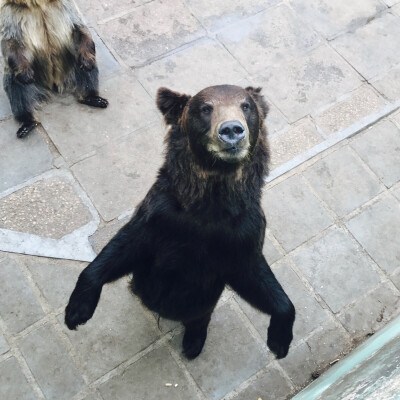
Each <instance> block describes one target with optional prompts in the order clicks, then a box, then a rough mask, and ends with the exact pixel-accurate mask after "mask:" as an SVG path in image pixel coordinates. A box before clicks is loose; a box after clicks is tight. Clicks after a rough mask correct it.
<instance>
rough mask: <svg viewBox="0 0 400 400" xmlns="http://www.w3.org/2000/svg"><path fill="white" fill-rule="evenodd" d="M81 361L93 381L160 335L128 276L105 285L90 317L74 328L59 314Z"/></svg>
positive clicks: (61, 322) (60, 320)
mask: <svg viewBox="0 0 400 400" xmlns="http://www.w3.org/2000/svg"><path fill="white" fill-rule="evenodd" d="M58 319H59V322H60V324H61V325H62V326H63V329H64V332H65V333H66V334H67V336H68V337H69V339H70V341H71V342H72V345H73V346H74V349H75V352H76V353H77V354H78V355H79V358H80V360H81V363H82V365H83V366H84V368H85V370H86V371H87V372H88V374H89V377H90V380H91V381H94V380H96V379H97V378H99V377H101V376H103V375H104V374H106V373H107V372H109V371H111V370H112V369H114V368H115V367H117V366H118V365H120V364H121V363H122V362H124V361H127V360H128V359H130V358H131V357H133V356H134V355H136V354H137V353H138V352H140V351H142V350H144V349H145V348H146V347H148V346H149V345H150V344H151V343H153V342H154V341H155V340H156V339H157V338H158V336H159V331H158V329H157V325H156V323H155V321H154V320H153V318H151V316H150V315H149V313H148V312H147V311H144V309H143V307H142V306H141V304H140V303H139V301H138V300H137V299H136V298H135V297H133V295H132V294H131V293H130V291H129V289H128V283H127V280H125V279H122V280H120V281H118V282H117V283H114V284H109V285H106V286H104V288H103V291H102V295H101V298H100V302H99V305H98V306H97V309H96V312H95V314H94V316H93V317H92V318H91V320H90V321H89V322H88V323H87V324H86V325H83V326H80V327H79V328H78V330H77V331H70V330H68V328H67V327H66V326H65V325H64V323H63V321H64V315H63V314H61V315H59V317H58Z"/></svg>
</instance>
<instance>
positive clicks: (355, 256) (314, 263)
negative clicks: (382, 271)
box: [293, 229, 380, 313]
mask: <svg viewBox="0 0 400 400" xmlns="http://www.w3.org/2000/svg"><path fill="white" fill-rule="evenodd" d="M293 261H294V262H295V264H296V266H297V268H299V270H300V271H301V272H302V273H303V274H304V276H305V277H306V278H307V280H308V281H309V282H310V284H311V286H312V287H313V288H314V290H315V291H316V292H317V293H318V294H319V295H320V296H321V297H322V299H324V301H325V302H326V303H327V304H328V306H329V307H330V309H331V310H332V311H333V312H334V313H337V312H339V311H340V310H341V309H342V308H343V307H345V306H346V305H348V304H350V303H351V302H352V301H354V300H356V299H357V298H358V297H359V296H361V295H362V294H363V293H365V292H366V291H367V290H369V289H372V288H374V287H375V286H377V285H378V284H379V282H380V278H379V275H378V274H377V273H376V272H375V271H374V269H373V268H372V265H371V261H370V260H369V259H368V258H367V256H366V255H365V254H363V253H362V251H360V249H359V248H358V247H357V246H356V245H355V244H354V243H353V241H352V240H351V238H350V237H349V236H348V235H347V234H346V233H345V232H343V231H342V230H341V229H335V230H333V231H331V232H329V233H328V234H327V235H326V236H324V237H322V238H321V239H319V240H318V241H317V242H315V243H313V244H310V245H308V246H306V247H304V248H303V249H302V250H299V251H298V252H297V254H295V255H294V256H293ZM346 271H351V274H347V273H346Z"/></svg>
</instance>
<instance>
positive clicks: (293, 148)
mask: <svg viewBox="0 0 400 400" xmlns="http://www.w3.org/2000/svg"><path fill="white" fill-rule="evenodd" d="M322 141H323V138H322V136H321V135H320V134H319V133H318V132H317V129H316V127H315V124H314V122H313V121H312V120H311V119H310V118H308V117H305V118H303V119H301V120H300V121H298V122H296V123H295V124H292V125H291V127H290V128H289V129H287V130H285V131H281V132H280V133H278V134H277V135H274V136H273V137H272V138H271V139H270V149H271V164H270V169H271V170H273V169H275V168H277V167H279V166H280V165H282V164H284V163H286V162H287V161H290V160H291V159H293V158H294V157H296V156H298V155H299V154H301V153H303V152H304V151H306V150H308V149H311V148H312V147H314V146H315V145H317V144H318V143H321V142H322Z"/></svg>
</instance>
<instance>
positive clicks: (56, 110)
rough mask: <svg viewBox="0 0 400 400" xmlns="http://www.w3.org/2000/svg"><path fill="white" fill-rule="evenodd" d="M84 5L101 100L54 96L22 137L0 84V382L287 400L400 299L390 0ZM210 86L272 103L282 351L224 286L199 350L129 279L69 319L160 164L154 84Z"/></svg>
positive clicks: (399, 146)
mask: <svg viewBox="0 0 400 400" xmlns="http://www.w3.org/2000/svg"><path fill="white" fill-rule="evenodd" d="M77 2H78V6H79V8H80V10H81V11H82V13H83V15H84V16H85V18H86V19H87V21H88V24H89V26H90V27H91V30H92V33H93V36H94V38H95V40H96V43H97V51H98V60H99V65H100V69H101V77H102V80H101V87H102V93H103V94H104V95H105V97H107V98H108V99H109V100H110V106H109V108H108V109H107V110H94V109H89V108H87V107H85V106H82V105H79V104H77V103H76V102H75V101H74V99H73V98H72V97H70V96H67V95H65V96H60V97H57V98H55V99H54V101H52V102H51V103H50V104H48V105H46V106H45V107H44V108H43V110H42V112H41V114H40V118H41V121H42V126H41V127H40V128H38V129H37V130H36V131H35V132H34V133H33V134H31V135H29V136H28V137H27V138H26V139H24V140H17V139H16V136H15V132H16V129H17V125H16V123H15V122H14V121H13V119H12V117H11V114H10V109H9V106H8V102H7V99H6V97H5V94H4V92H2V91H1V92H0V133H1V134H0V275H1V277H0V398H1V399H3V398H4V399H7V400H8V399H57V400H60V399H72V400H83V399H86V400H95V399H96V400H100V399H102V400H108V399H134V400H136V399H146V400H147V399H151V400H152V399H158V398H163V399H174V400H175V399H184V400H186V399H199V400H206V399H212V400H217V399H224V400H231V399H237V400H253V399H254V400H257V399H258V398H262V399H263V400H266V399H286V398H290V397H291V396H292V395H293V394H294V393H296V392H297V391H298V390H299V389H300V388H301V387H303V386H305V385H306V384H307V383H308V382H310V381H311V380H312V379H313V378H315V377H317V376H318V374H319V373H320V372H321V371H322V370H324V369H325V368H328V367H329V365H330V364H332V363H334V362H335V361H336V360H337V359H339V358H341V357H342V356H343V354H345V353H347V352H349V351H350V350H351V349H352V348H353V347H354V346H355V345H357V344H358V343H359V342H361V341H362V340H364V339H365V338H366V337H368V336H369V335H371V334H373V333H374V332H375V331H376V330H378V329H379V328H380V327H382V326H384V325H385V324H386V323H387V322H388V321H389V320H391V319H392V318H393V317H394V316H396V315H398V314H399V312H400V292H399V290H400V246H399V245H398V240H399V239H398V238H399V237H400V112H398V111H397V109H398V108H399V106H400V41H399V40H398V37H399V34H400V1H396V0H385V1H381V0H357V1H352V2H349V1H336V2H334V3H332V2H329V1H328V0H311V1H310V0H292V1H291V0H288V1H279V0H262V1H261V0H254V1H251V2H245V1H242V0H237V1H233V0H223V1H220V2H215V1H210V0H196V1H195V0H186V1H183V0H181V1H178V0H169V1H161V0H153V1H144V0H137V1H134V0H129V1H128V0H123V1H112V0H109V2H107V3H104V2H98V1H95V0H79V1H77ZM1 62H3V61H2V60H0V63H1ZM218 83H233V84H239V85H248V84H253V85H260V86H263V88H264V93H265V95H266V97H267V99H268V102H269V104H270V105H271V112H270V115H269V117H268V119H267V126H268V128H269V133H270V142H271V149H272V166H271V174H270V177H269V179H268V184H267V187H266V189H265V193H264V196H263V206H264V210H265V213H266V215H267V220H268V227H269V228H268V230H267V237H266V241H265V249H264V250H265V255H266V257H267V260H268V261H269V262H270V264H271V265H272V268H273V270H274V272H275V274H276V275H277V277H278V279H279V280H280V281H281V283H282V285H283V286H284V288H285V290H286V291H287V292H288V294H289V295H290V296H291V298H292V299H293V302H294V303H295V305H296V308H297V313H298V314H297V319H296V323H295V338H294V341H293V345H292V347H291V350H290V352H289V355H288V356H287V358H285V359H283V360H280V361H277V360H275V359H274V358H273V357H272V355H271V353H270V352H269V351H268V349H267V346H266V344H265V342H266V337H267V327H268V323H269V319H268V317H267V316H265V315H262V314H260V313H258V312H257V311H255V310H254V309H252V308H251V307H250V306H249V305H248V304H246V303H245V302H243V301H242V300H241V299H240V298H238V297H237V296H236V295H235V294H234V293H233V292H231V291H230V290H228V289H227V290H226V291H225V292H224V295H223V297H222V298H221V301H220V303H219V305H218V308H217V310H216V312H215V313H214V315H213V319H212V322H211V325H210V330H209V337H208V339H207V342H206V346H205V349H204V351H203V353H202V354H201V355H200V356H199V357H198V358H197V359H196V360H195V361H191V362H188V361H187V360H185V359H184V358H183V357H182V356H181V354H180V341H181V337H182V336H181V335H182V327H181V326H180V325H178V324H175V323H172V322H170V321H166V320H161V321H157V320H156V318H155V317H154V316H153V315H152V314H151V313H149V312H148V311H147V310H145V309H143V308H142V307H141V305H140V304H139V302H138V300H137V299H136V298H134V297H132V296H131V295H130V294H129V292H128V290H127V284H126V281H125V280H121V281H119V282H117V283H115V284H112V285H109V286H107V287H105V289H104V291H103V294H102V298H101V301H100V303H99V307H98V309H97V311H96V313H95V315H94V317H93V319H92V320H91V321H90V322H89V323H88V324H87V325H85V326H83V327H81V328H80V329H79V330H78V331H77V332H70V331H68V330H67V329H66V328H65V327H64V325H63V310H64V306H65V304H66V302H67V300H68V297H69V294H70V292H71V291H72V289H73V287H74V284H75V281H76V278H77V276H78V274H79V272H80V271H81V270H82V268H84V266H85V265H86V262H85V261H90V260H91V259H92V258H93V257H94V255H95V253H97V252H98V251H99V250H100V249H101V248H102V246H103V245H104V244H105V243H106V242H107V241H108V240H109V238H111V236H112V235H113V234H114V233H115V232H116V231H117V230H118V229H119V228H120V227H121V226H122V225H123V224H124V223H125V222H126V221H127V220H128V218H129V216H130V215H131V213H132V210H133V208H134V207H135V205H136V204H137V203H138V201H139V200H140V199H141V198H142V197H143V196H144V194H145V193H146V192H147V190H148V188H149V187H150V185H151V184H152V182H153V180H154V177H155V174H156V172H157V169H158V167H159V166H160V164H161V162H162V157H163V156H162V146H163V145H162V141H163V132H165V127H164V126H163V125H162V123H161V119H160V115H159V113H158V112H157V110H156V107H155V104H154V97H155V93H156V90H157V88H158V87H160V86H167V87H170V88H171V89H175V90H178V91H183V92H186V93H195V92H196V91H198V90H200V89H202V88H203V87H205V86H209V85H212V84H218ZM121 188H123V189H121ZM38 256H40V257H38ZM130 315H131V317H129V316H130ZM166 383H171V384H172V386H166V385H165V384H166ZM176 385H177V386H176Z"/></svg>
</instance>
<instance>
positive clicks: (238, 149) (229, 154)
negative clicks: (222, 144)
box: [218, 146, 247, 162]
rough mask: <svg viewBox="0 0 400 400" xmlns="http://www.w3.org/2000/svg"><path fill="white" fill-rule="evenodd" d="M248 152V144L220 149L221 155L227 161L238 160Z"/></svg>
mask: <svg viewBox="0 0 400 400" xmlns="http://www.w3.org/2000/svg"><path fill="white" fill-rule="evenodd" d="M246 154H247V147H246V146H230V147H226V148H224V149H221V150H220V151H219V154H218V155H219V157H220V158H221V159H222V160H224V161H227V162H238V161H240V160H241V159H243V158H244V157H245V156H246Z"/></svg>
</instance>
